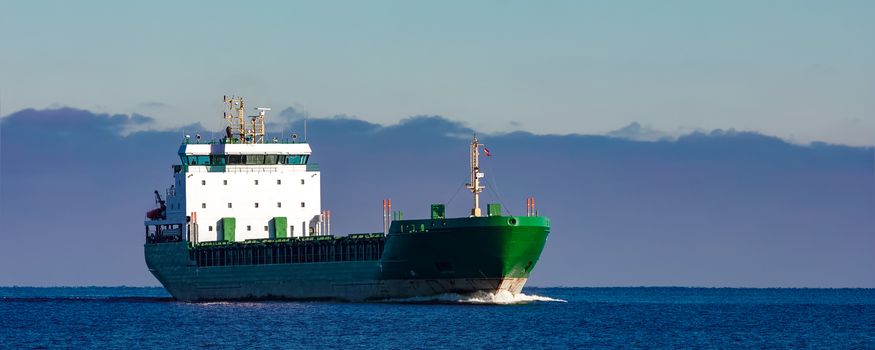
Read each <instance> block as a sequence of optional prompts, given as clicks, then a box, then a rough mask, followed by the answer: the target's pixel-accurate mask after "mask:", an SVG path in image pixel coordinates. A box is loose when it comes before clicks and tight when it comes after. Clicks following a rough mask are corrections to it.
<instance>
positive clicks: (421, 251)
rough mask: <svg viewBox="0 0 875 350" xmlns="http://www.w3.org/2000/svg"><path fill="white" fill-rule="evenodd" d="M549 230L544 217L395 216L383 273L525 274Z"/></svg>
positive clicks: (447, 275)
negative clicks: (443, 218)
mask: <svg viewBox="0 0 875 350" xmlns="http://www.w3.org/2000/svg"><path fill="white" fill-rule="evenodd" d="M402 230H403V232H402ZM549 233H550V221H549V219H547V218H544V217H527V216H492V217H477V218H459V219H446V220H404V221H395V222H393V223H392V229H391V230H390V233H389V236H388V239H387V241H386V248H385V250H384V251H383V259H382V263H383V266H384V270H383V274H382V276H381V277H382V278H384V279H399V278H412V277H415V278H484V277H486V278H502V277H514V278H527V277H528V276H529V273H530V272H531V271H532V269H533V268H534V266H535V264H537V262H538V258H539V257H540V256H541V251H542V250H543V249H544V244H545V242H546V240H547V235H548V234H549ZM411 271H413V274H411Z"/></svg>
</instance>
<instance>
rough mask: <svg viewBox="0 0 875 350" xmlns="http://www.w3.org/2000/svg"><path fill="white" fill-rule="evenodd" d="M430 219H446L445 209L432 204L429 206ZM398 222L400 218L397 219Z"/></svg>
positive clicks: (442, 206) (440, 205)
mask: <svg viewBox="0 0 875 350" xmlns="http://www.w3.org/2000/svg"><path fill="white" fill-rule="evenodd" d="M431 218H432V220H434V219H446V218H447V208H446V206H444V205H443V204H432V205H431ZM399 220H400V218H399Z"/></svg>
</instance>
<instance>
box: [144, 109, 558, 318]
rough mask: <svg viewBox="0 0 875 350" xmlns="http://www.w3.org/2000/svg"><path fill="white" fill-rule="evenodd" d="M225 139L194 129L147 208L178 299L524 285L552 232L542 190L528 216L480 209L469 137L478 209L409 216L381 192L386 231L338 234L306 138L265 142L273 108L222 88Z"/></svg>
mask: <svg viewBox="0 0 875 350" xmlns="http://www.w3.org/2000/svg"><path fill="white" fill-rule="evenodd" d="M224 103H225V104H227V108H228V111H226V112H224V119H225V120H226V121H227V122H228V126H227V127H226V128H225V133H224V135H223V136H224V137H222V138H220V139H216V140H209V141H206V140H203V141H202V140H201V137H200V136H199V135H197V136H196V137H195V138H191V137H189V136H186V137H185V140H184V141H183V142H182V145H181V146H180V148H179V152H178V154H179V160H180V164H176V165H173V166H172V169H173V179H174V183H173V184H172V185H171V186H170V187H169V188H167V189H166V190H165V191H164V196H163V197H162V196H161V193H160V192H158V191H157V190H156V191H155V192H154V196H155V203H156V205H155V208H152V209H151V210H149V211H148V212H146V220H145V222H144V223H145V237H146V242H145V244H144V251H145V252H144V254H145V260H146V265H147V266H148V268H149V271H150V272H151V273H152V274H153V275H154V276H155V278H156V279H158V281H159V282H160V283H161V284H162V285H163V286H164V288H165V289H167V291H168V292H169V293H170V294H171V295H172V296H173V297H174V298H175V299H176V300H180V301H217V300H252V299H255V300H260V299H291V300H346V301H368V300H385V299H395V298H410V297H427V296H432V295H438V294H444V293H458V294H468V293H475V292H491V293H495V292H500V291H508V292H510V293H513V294H514V295H516V294H518V293H520V291H521V290H522V288H523V286H524V285H525V283H526V280H527V279H528V277H529V275H530V274H531V272H532V269H533V268H534V267H535V265H536V264H537V262H538V258H539V257H540V255H541V251H542V250H543V248H544V244H545V242H546V240H547V236H548V234H549V233H550V220H549V219H548V218H546V217H544V216H540V215H539V213H538V212H537V211H536V210H535V208H534V199H533V198H530V199H527V203H526V215H524V216H511V215H503V214H502V208H501V206H500V205H499V204H488V205H487V206H486V209H487V210H486V212H485V213H484V212H482V211H481V208H480V193H481V192H482V191H483V189H484V188H485V187H484V186H483V185H482V184H481V181H482V180H483V178H484V176H485V175H484V173H483V172H482V171H481V169H480V165H479V155H480V150H481V149H484V151H485V152H487V154H488V150H487V149H485V147H484V146H483V144H481V143H480V142H479V141H478V139H477V137H476V136H474V137H473V139H472V141H471V144H470V152H469V160H470V167H469V172H470V174H469V175H470V176H469V178H470V181H469V182H468V183H467V184H466V187H467V189H468V190H470V192H471V193H472V195H473V208H471V210H470V215H468V216H467V217H459V218H448V217H446V214H445V213H446V208H445V205H444V204H433V205H431V216H430V217H429V218H423V219H404V218H403V215H402V214H401V212H400V211H392V209H391V201H390V200H383V231H382V232H369V233H356V234H348V235H338V236H335V235H333V234H331V213H330V211H329V210H323V209H322V207H321V182H320V180H321V176H320V174H321V173H320V170H319V166H318V165H317V164H313V163H311V162H310V161H309V160H310V155H311V148H310V145H309V143H308V142H307V140H298V137H297V135H295V134H291V135H290V138H289V139H284V140H280V139H277V138H274V139H272V140H270V141H267V142H266V141H265V115H266V112H267V111H269V110H270V109H269V108H257V109H256V110H257V111H258V112H257V114H256V115H252V116H247V115H246V109H245V106H244V101H243V98H240V97H227V96H226V97H225V98H224Z"/></svg>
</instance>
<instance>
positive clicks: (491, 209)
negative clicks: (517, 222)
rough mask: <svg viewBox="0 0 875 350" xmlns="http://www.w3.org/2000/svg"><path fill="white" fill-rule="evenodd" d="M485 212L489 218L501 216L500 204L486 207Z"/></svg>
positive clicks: (491, 204)
mask: <svg viewBox="0 0 875 350" xmlns="http://www.w3.org/2000/svg"><path fill="white" fill-rule="evenodd" d="M486 212H487V213H488V214H489V216H501V204H498V203H490V204H487V205H486Z"/></svg>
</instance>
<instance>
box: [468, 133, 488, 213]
mask: <svg viewBox="0 0 875 350" xmlns="http://www.w3.org/2000/svg"><path fill="white" fill-rule="evenodd" d="M480 146H483V144H481V143H480V142H479V141H477V135H474V138H473V139H471V151H470V156H471V158H470V159H471V163H470V165H471V174H470V175H471V182H469V183H467V184H465V187H467V188H468V190H470V191H471V193H473V194H474V208H472V209H471V216H472V217H479V216H481V212H480V192H483V189H484V188H486V187H484V186H480V179H481V178H483V177H484V176H485V174H483V173H482V172H480Z"/></svg>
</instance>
